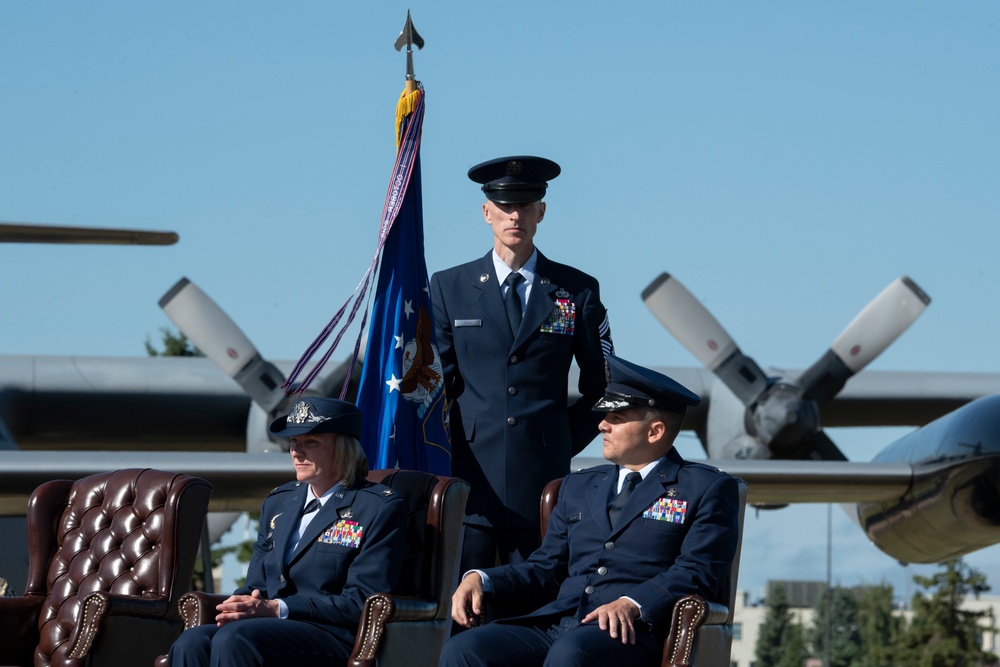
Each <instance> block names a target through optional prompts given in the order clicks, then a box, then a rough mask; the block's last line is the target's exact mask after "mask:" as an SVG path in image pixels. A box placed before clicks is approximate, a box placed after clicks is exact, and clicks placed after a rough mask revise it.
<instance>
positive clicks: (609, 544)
mask: <svg viewBox="0 0 1000 667" xmlns="http://www.w3.org/2000/svg"><path fill="white" fill-rule="evenodd" d="M604 548H605V549H614V548H615V543H614V542H605V543H604Z"/></svg>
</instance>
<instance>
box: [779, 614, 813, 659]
mask: <svg viewBox="0 0 1000 667" xmlns="http://www.w3.org/2000/svg"><path fill="white" fill-rule="evenodd" d="M808 657H809V649H808V647H807V646H806V638H805V632H803V630H802V626H801V625H799V624H798V623H791V624H789V625H787V626H785V632H784V635H783V636H782V639H781V650H780V651H779V657H778V662H776V663H775V664H774V667H802V665H803V664H805V661H806V658H808Z"/></svg>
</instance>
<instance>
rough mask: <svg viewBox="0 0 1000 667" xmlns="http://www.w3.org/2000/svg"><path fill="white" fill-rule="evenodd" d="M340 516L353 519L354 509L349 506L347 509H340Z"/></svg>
mask: <svg viewBox="0 0 1000 667" xmlns="http://www.w3.org/2000/svg"><path fill="white" fill-rule="evenodd" d="M340 518H341V519H353V518H354V510H353V509H351V508H350V507H348V508H347V509H343V510H340Z"/></svg>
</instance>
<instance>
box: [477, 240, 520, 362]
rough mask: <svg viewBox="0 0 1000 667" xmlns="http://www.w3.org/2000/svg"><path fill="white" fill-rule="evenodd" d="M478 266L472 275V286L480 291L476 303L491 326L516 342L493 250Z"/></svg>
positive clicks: (509, 341) (508, 340) (504, 336)
mask: <svg viewBox="0 0 1000 667" xmlns="http://www.w3.org/2000/svg"><path fill="white" fill-rule="evenodd" d="M476 268H477V269H478V271H477V273H476V274H475V275H474V276H472V277H471V280H472V283H471V285H472V288H473V290H475V291H476V292H478V295H477V296H476V305H477V306H479V309H480V310H481V311H482V313H483V318H484V319H485V320H486V321H487V322H489V323H490V326H491V327H493V328H494V329H495V330H496V332H497V333H498V334H500V336H501V337H502V338H503V340H505V341H506V342H507V343H508V344H511V343H513V342H514V336H513V334H511V332H510V321H509V320H508V319H507V311H506V310H505V309H504V305H503V296H502V295H501V294H500V286H499V285H497V274H496V271H495V270H494V268H493V253H492V251H491V252H488V253H486V257H484V258H483V259H481V260H480V261H479V263H478V264H477V265H476ZM483 276H486V280H483ZM521 328H522V329H523V328H524V327H523V326H522V327H521Z"/></svg>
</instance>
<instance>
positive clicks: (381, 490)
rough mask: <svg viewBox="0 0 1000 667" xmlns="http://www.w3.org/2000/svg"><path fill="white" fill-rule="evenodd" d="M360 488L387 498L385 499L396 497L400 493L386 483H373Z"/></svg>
mask: <svg viewBox="0 0 1000 667" xmlns="http://www.w3.org/2000/svg"><path fill="white" fill-rule="evenodd" d="M358 490H359V491H366V492H368V493H371V494H372V495H376V496H378V497H380V498H385V499H389V498H395V497H397V496H398V495H399V494H398V493H396V492H395V491H393V490H392V489H390V488H389V487H388V486H385V485H384V484H372V485H371V486H365V487H362V488H361V489H358Z"/></svg>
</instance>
